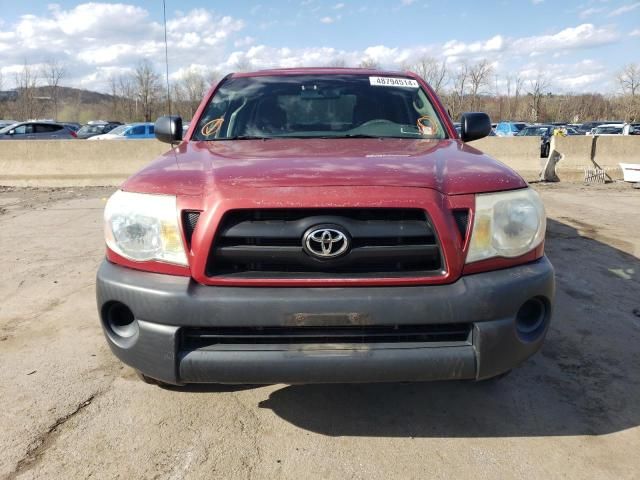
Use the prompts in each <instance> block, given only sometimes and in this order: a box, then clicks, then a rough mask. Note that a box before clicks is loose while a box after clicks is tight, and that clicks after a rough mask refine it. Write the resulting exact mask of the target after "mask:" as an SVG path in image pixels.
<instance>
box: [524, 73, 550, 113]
mask: <svg viewBox="0 0 640 480" xmlns="http://www.w3.org/2000/svg"><path fill="white" fill-rule="evenodd" d="M548 88H549V79H548V78H547V77H545V76H544V74H543V73H541V72H540V73H538V76H537V77H536V78H535V79H534V80H531V81H530V90H529V96H530V97H531V101H530V103H529V109H530V112H531V114H530V115H531V121H533V122H538V121H540V120H541V119H542V115H543V111H542V98H543V96H544V94H545V90H548Z"/></svg>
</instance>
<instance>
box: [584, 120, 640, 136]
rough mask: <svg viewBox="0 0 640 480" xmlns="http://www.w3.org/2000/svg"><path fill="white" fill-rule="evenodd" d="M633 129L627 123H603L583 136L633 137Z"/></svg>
mask: <svg viewBox="0 0 640 480" xmlns="http://www.w3.org/2000/svg"><path fill="white" fill-rule="evenodd" d="M633 133H634V128H633V126H632V125H631V124H629V123H605V124H604V125H599V126H597V127H595V128H592V129H591V131H589V132H587V133H586V134H585V135H590V136H594V135H598V136H612V135H633Z"/></svg>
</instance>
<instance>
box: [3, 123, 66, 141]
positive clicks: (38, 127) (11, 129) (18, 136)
mask: <svg viewBox="0 0 640 480" xmlns="http://www.w3.org/2000/svg"><path fill="white" fill-rule="evenodd" d="M74 138H77V135H76V132H74V131H73V130H72V129H71V128H69V127H68V126H67V125H65V124H63V123H55V122H19V123H14V124H13V125H9V126H7V127H4V128H3V129H2V130H0V140H55V139H64V140H72V139H74Z"/></svg>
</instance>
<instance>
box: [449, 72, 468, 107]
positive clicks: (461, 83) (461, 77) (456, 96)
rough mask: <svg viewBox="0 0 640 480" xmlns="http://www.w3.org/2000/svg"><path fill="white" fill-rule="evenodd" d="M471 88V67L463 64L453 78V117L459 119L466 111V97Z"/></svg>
mask: <svg viewBox="0 0 640 480" xmlns="http://www.w3.org/2000/svg"><path fill="white" fill-rule="evenodd" d="M468 88H469V65H468V64H467V63H466V62H462V63H461V64H460V65H459V66H458V68H457V70H456V72H455V74H454V76H453V92H452V94H451V102H450V103H451V116H452V117H453V118H458V117H459V116H460V114H461V113H462V110H463V109H464V103H465V95H466V93H467V89H468Z"/></svg>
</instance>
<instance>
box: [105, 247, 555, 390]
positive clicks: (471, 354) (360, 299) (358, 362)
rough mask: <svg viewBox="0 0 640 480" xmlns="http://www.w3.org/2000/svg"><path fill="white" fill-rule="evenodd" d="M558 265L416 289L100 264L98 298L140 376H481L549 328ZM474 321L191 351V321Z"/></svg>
mask: <svg viewBox="0 0 640 480" xmlns="http://www.w3.org/2000/svg"><path fill="white" fill-rule="evenodd" d="M554 288H555V287H554V273H553V267H552V266H551V264H550V263H549V261H548V260H547V259H546V258H542V259H540V260H538V261H536V262H534V263H530V264H527V265H522V266H518V267H513V268H509V269H504V270H498V271H494V272H488V273H481V274H475V275H469V276H465V277H462V278H461V279H460V280H458V281H457V282H455V283H453V284H449V285H433V286H417V287H346V288H327V287H322V288H265V287H261V288H258V287H256V288H253V287H251V288H250V287H213V286H203V285H200V284H197V283H195V282H193V281H192V280H191V279H189V278H186V277H175V276H170V275H161V274H154V273H147V272H140V271H136V270H131V269H128V268H124V267H120V266H117V265H114V264H111V263H109V262H107V261H105V262H103V264H102V265H101V267H100V269H99V271H98V276H97V301H98V309H99V311H100V314H101V319H102V326H103V329H104V331H105V335H106V337H107V340H108V342H109V345H110V347H111V349H112V351H113V352H114V354H115V355H116V356H117V357H118V358H120V359H121V360H122V361H123V362H124V363H126V364H128V365H130V366H132V367H134V368H136V369H137V370H140V371H141V372H142V373H144V374H146V375H148V376H150V377H153V378H156V379H158V380H162V381H164V382H168V383H173V384H183V383H202V382H213V383H291V384H294V383H332V382H384V381H424V380H445V379H482V378H488V377H492V376H495V375H498V374H500V373H502V372H504V371H507V370H509V369H511V368H513V367H514V366H516V365H518V364H519V363H521V362H522V361H523V360H525V359H526V358H527V357H529V356H531V355H532V354H533V353H535V352H536V351H537V350H538V349H539V348H540V346H541V345H542V342H543V340H544V337H545V335H546V331H547V329H548V324H549V319H550V317H551V310H552V305H553V297H554ZM531 298H537V299H538V300H539V301H541V302H542V303H544V305H545V308H546V310H545V314H544V317H545V318H544V324H543V326H542V327H541V328H538V330H537V331H536V332H534V334H522V332H521V331H520V330H519V329H518V328H517V325H518V323H517V321H516V317H517V314H518V311H519V309H520V308H521V306H522V305H523V304H524V303H525V302H526V301H527V300H529V299H531ZM114 302H119V303H122V304H124V305H126V306H127V307H128V308H129V309H130V310H131V311H132V312H133V316H134V317H135V319H136V320H135V333H134V334H132V335H130V336H128V337H127V338H122V337H119V336H118V334H117V333H114V330H113V329H112V328H110V326H109V321H108V319H107V317H108V315H107V313H106V312H107V311H108V307H109V306H110V305H114V304H115V303H114ZM430 324H470V328H471V330H470V335H469V338H468V339H467V341H464V342H457V343H456V342H454V343H451V342H449V343H446V342H445V343H438V342H425V343H420V342H417V343H416V342H412V343H407V342H398V343H357V344H352V343H348V344H333V343H332V344H321V343H319V344H308V343H307V344H291V343H283V344H279V343H278V342H274V344H264V343H258V344H242V345H238V344H231V345H230V344H221V345H209V346H207V347H205V348H196V349H185V348H184V344H183V342H182V341H181V330H182V329H184V328H187V327H188V328H199V327H200V328H211V327H237V328H242V327H291V328H294V329H295V328H296V327H308V326H313V327H319V326H331V327H339V326H346V325H361V326H376V325H405V326H406V325H430Z"/></svg>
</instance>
